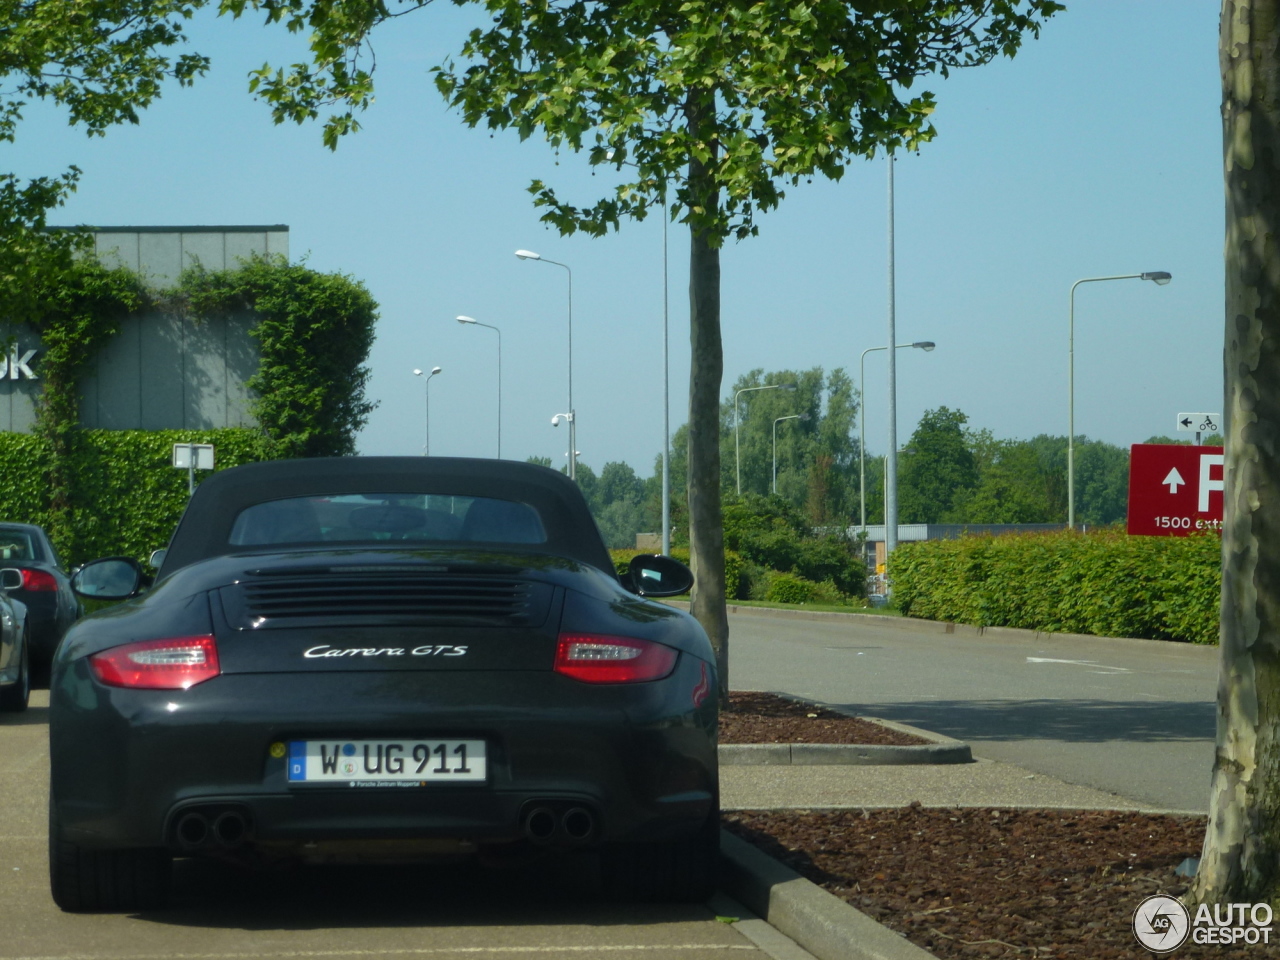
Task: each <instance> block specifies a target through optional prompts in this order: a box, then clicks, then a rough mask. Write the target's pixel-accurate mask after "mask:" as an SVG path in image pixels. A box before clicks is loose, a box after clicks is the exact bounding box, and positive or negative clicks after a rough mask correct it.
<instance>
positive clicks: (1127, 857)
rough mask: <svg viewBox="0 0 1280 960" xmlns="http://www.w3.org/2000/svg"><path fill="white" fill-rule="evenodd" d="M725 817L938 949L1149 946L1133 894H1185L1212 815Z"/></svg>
mask: <svg viewBox="0 0 1280 960" xmlns="http://www.w3.org/2000/svg"><path fill="white" fill-rule="evenodd" d="M724 823H725V826H726V827H727V828H728V829H730V830H732V831H733V832H734V833H736V834H738V835H739V836H741V837H742V838H744V839H746V840H748V841H750V842H752V843H754V844H756V846H758V847H760V848H761V849H762V850H764V851H765V852H766V853H768V854H770V855H771V856H773V857H775V858H776V859H778V860H781V861H782V862H784V863H786V864H787V865H788V866H790V867H791V868H792V869H793V870H795V871H797V872H798V873H800V874H802V875H803V876H805V877H807V878H808V879H809V880H812V881H813V882H814V883H817V884H819V885H821V886H823V887H825V888H826V889H827V890H829V891H830V892H831V893H834V894H835V895H836V896H838V897H841V898H842V899H844V900H846V901H848V902H849V903H851V904H852V905H853V906H855V907H857V908H858V909H859V910H861V911H862V912H863V913H866V914H868V915H870V916H872V917H874V918H875V919H876V920H878V921H879V922H880V923H883V924H884V925H885V926H887V927H889V928H891V929H893V930H897V931H898V932H900V933H903V934H906V936H907V938H908V939H909V940H911V941H912V942H913V943H915V944H917V945H919V946H921V947H923V948H924V949H925V950H928V951H929V952H930V953H932V954H934V955H935V956H937V957H940V958H943V960H952V958H970V957H1045V958H1055V960H1056V958H1062V960H1114V958H1121V957H1124V958H1135V960H1137V958H1143V960H1145V958H1149V957H1151V956H1152V955H1151V954H1149V953H1148V952H1147V951H1146V950H1144V949H1142V948H1141V947H1140V946H1139V945H1138V944H1137V942H1136V941H1135V940H1134V938H1133V933H1132V929H1131V926H1130V923H1131V918H1132V916H1133V912H1134V910H1135V909H1136V908H1137V906H1138V903H1139V902H1140V901H1141V900H1142V899H1143V898H1145V897H1148V896H1150V895H1152V894H1155V893H1168V894H1171V895H1173V896H1178V895H1180V894H1182V893H1183V892H1184V891H1185V890H1186V889H1187V886H1188V884H1189V882H1190V881H1189V880H1188V879H1187V878H1185V877H1180V876H1178V875H1176V874H1175V873H1174V869H1175V868H1176V867H1177V866H1178V864H1179V863H1181V862H1182V861H1183V860H1184V859H1186V858H1187V857H1195V856H1199V855H1200V845H1201V841H1202V840H1203V838H1204V829H1205V820H1204V818H1203V817H1173V816H1152V815H1146V814H1137V813H1118V812H1111V811H1055V810H993V809H962V810H937V809H924V808H922V807H921V806H920V805H919V804H918V803H916V804H912V805H911V806H910V807H905V808H900V809H896V810H872V811H858V810H840V811H808V810H795V811H769V812H754V811H746V812H735V813H726V814H724ZM1278 935H1280V924H1277V925H1274V926H1273V935H1272V940H1273V942H1272V943H1271V945H1270V946H1263V945H1261V944H1258V945H1253V946H1249V945H1244V944H1241V945H1239V946H1236V947H1225V946H1211V945H1207V944H1206V945H1196V944H1194V943H1192V942H1191V940H1188V941H1187V943H1186V944H1185V945H1184V946H1182V947H1181V948H1180V949H1179V950H1178V951H1177V952H1176V953H1175V954H1174V955H1173V956H1174V957H1175V958H1182V957H1212V958H1215V960H1236V958H1239V960H1250V958H1257V957H1267V956H1280V943H1276V942H1275V941H1276V939H1277V936H1278Z"/></svg>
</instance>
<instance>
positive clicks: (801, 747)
mask: <svg viewBox="0 0 1280 960" xmlns="http://www.w3.org/2000/svg"><path fill="white" fill-rule="evenodd" d="M863 719H866V718H865V717H864V718H863ZM719 753H720V762H721V763H723V764H726V765H730V766H779V765H782V766H785V765H792V766H796V765H800V764H804V765H808V766H835V765H863V766H872V765H876V764H894V765H899V764H911V763H972V762H973V753H972V751H970V749H969V745H968V744H967V743H960V742H959V741H956V742H955V743H953V744H942V743H930V744H925V745H921V746H916V747H895V746H889V745H884V744H859V743H722V744H720V751H719Z"/></svg>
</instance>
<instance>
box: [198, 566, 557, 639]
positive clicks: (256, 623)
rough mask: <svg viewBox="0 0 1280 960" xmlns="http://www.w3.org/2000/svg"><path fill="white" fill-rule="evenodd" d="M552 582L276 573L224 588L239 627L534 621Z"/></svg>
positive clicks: (227, 604)
mask: <svg viewBox="0 0 1280 960" xmlns="http://www.w3.org/2000/svg"><path fill="white" fill-rule="evenodd" d="M550 594H551V588H550V587H548V586H545V585H543V584H532V583H528V582H526V581H522V580H513V579H510V578H503V577H474V576H456V575H433V574H410V575H394V574H379V575H377V576H368V575H345V576H333V575H329V576H305V577H289V576H279V575H276V576H272V577H269V578H263V579H261V580H258V579H254V580H246V581H242V582H241V583H239V584H237V585H235V586H232V587H224V588H223V590H222V599H223V605H224V608H225V609H226V612H227V616H228V619H229V620H230V621H231V622H232V624H233V625H234V626H236V627H238V628H240V629H245V628H248V629H264V628H270V627H303V626H310V625H313V624H314V625H326V626H337V625H365V624H368V625H373V624H388V625H389V624H424V623H428V624H437V623H470V624H488V625H495V626H508V625H510V626H536V625H539V624H541V622H542V621H543V620H544V619H545V616H546V611H547V605H548V602H549V601H550Z"/></svg>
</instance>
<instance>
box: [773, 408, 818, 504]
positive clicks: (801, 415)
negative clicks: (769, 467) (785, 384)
mask: <svg viewBox="0 0 1280 960" xmlns="http://www.w3.org/2000/svg"><path fill="white" fill-rule="evenodd" d="M808 419H809V415H808V414H807V413H793V414H791V416H789V417H778V418H777V419H775V420H774V421H773V493H774V495H775V496H777V493H778V424H780V423H781V422H782V421H783V420H808Z"/></svg>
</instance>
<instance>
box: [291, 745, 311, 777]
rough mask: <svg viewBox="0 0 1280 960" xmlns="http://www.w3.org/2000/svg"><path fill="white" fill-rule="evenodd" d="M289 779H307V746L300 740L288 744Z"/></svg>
mask: <svg viewBox="0 0 1280 960" xmlns="http://www.w3.org/2000/svg"><path fill="white" fill-rule="evenodd" d="M289 779H290V780H305V779H307V744H306V742H305V741H302V740H293V741H290V743H289Z"/></svg>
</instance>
